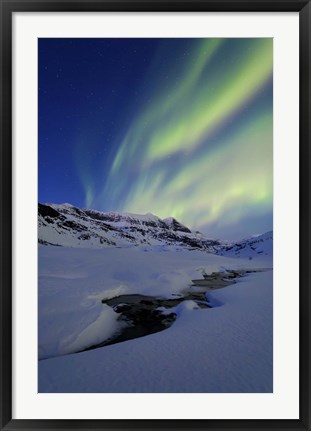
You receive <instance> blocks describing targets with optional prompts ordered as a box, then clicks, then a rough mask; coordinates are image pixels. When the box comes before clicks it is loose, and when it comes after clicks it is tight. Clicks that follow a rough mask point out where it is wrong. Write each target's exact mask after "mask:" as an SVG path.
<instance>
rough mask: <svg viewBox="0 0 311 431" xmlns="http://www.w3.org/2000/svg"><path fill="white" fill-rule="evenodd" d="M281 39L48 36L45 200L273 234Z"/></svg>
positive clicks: (43, 83)
mask: <svg viewBox="0 0 311 431" xmlns="http://www.w3.org/2000/svg"><path fill="white" fill-rule="evenodd" d="M272 50H273V48H272V39H39V42H38V51H39V202H42V203H45V202H53V203H63V202H69V203H72V204H74V205H76V206H78V207H81V208H93V209H98V210H102V211H127V212H132V213H139V214H145V213H148V212H151V213H153V214H155V215H157V216H159V217H161V218H164V217H170V216H172V217H175V218H177V219H178V220H179V221H181V222H182V223H184V224H186V225H187V226H189V227H190V228H192V229H198V230H200V231H201V232H203V233H205V234H207V235H208V236H209V237H212V238H226V239H240V238H242V237H246V236H249V235H252V234H259V233H263V232H265V231H268V230H271V229H272V198H273V195H272V191H273V190H272V188H273V187H272V186H273V183H272V174H273V172H272V162H273V157H272V153H273V145H272V144H273V142H272V139H273V129H272V120H273V118H272V110H273V106H272V99H273V86H272V63H273V52H272Z"/></svg>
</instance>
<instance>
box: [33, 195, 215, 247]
mask: <svg viewBox="0 0 311 431" xmlns="http://www.w3.org/2000/svg"><path fill="white" fill-rule="evenodd" d="M38 238H39V243H41V244H45V245H60V246H69V247H109V246H118V247H126V246H129V245H145V246H175V247H177V248H183V249H184V248H186V249H201V250H206V251H209V252H212V253H215V252H216V251H217V250H218V249H219V246H220V242H219V241H214V240H208V239H206V238H204V237H203V236H202V234H200V233H198V232H191V230H190V229H188V228H187V227H186V226H184V225H183V224H181V223H180V222H178V221H177V220H175V219H174V218H167V219H163V220H162V219H160V218H159V217H157V216H155V215H153V214H150V213H148V214H145V215H140V214H130V213H118V212H100V211H95V210H89V209H80V208H77V207H75V206H73V205H71V204H61V205H57V204H46V205H43V204H40V203H39V205H38Z"/></svg>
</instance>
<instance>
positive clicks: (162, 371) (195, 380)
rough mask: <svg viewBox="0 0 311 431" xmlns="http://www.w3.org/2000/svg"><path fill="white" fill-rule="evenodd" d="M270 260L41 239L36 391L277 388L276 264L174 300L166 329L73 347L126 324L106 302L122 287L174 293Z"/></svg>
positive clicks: (122, 291)
mask: <svg viewBox="0 0 311 431" xmlns="http://www.w3.org/2000/svg"><path fill="white" fill-rule="evenodd" d="M245 268H246V269H250V268H272V257H271V255H270V256H268V255H258V256H255V257H254V258H253V259H252V260H249V259H243V258H241V257H240V258H236V257H227V256H217V255H213V254H208V253H206V252H203V251H195V250H192V251H190V250H184V251H181V250H179V251H176V249H174V248H173V247H172V248H170V247H166V248H163V247H160V248H157V247H154V248H152V247H151V248H150V247H149V248H147V249H146V248H144V247H127V248H117V247H110V248H102V249H91V248H90V249H85V248H67V247H52V246H41V245H40V246H39V332H38V334H39V348H38V354H39V359H40V360H39V374H38V376H39V388H38V389H39V392H271V391H272V390H273V387H272V271H271V270H269V271H264V272H257V273H253V274H248V275H247V276H245V277H242V278H240V279H238V281H237V283H236V284H233V285H231V286H228V287H225V288H223V289H219V290H213V291H211V292H209V293H208V298H209V300H210V303H211V304H212V305H213V308H210V309H198V307H197V306H196V304H195V303H194V302H193V301H185V302H183V303H181V304H179V305H178V306H177V307H176V308H175V310H174V311H175V313H176V314H177V319H176V321H175V322H174V324H173V325H172V326H171V327H170V328H169V329H167V330H164V331H162V332H158V333H155V334H152V335H148V336H146V337H142V338H137V339H134V340H129V341H125V342H122V343H118V344H114V345H109V346H105V347H102V348H98V349H95V350H90V351H86V352H82V353H73V352H77V351H79V350H82V349H84V348H86V347H88V346H91V345H94V344H97V343H100V342H102V341H104V340H105V339H107V338H109V337H110V336H111V335H112V334H114V333H115V332H116V331H118V330H120V328H121V326H122V325H124V323H121V322H120V321H118V320H117V319H118V316H119V315H118V313H116V312H114V311H113V310H112V309H111V308H110V307H108V306H107V305H105V304H102V303H101V300H102V299H104V298H110V297H114V296H117V295H121V294H125V293H127V294H131V293H140V294H144V295H152V296H158V297H159V296H160V297H165V298H166V297H167V298H171V297H172V295H174V294H175V295H176V294H180V293H182V291H183V290H184V289H187V288H189V286H191V279H193V278H200V277H201V273H202V270H205V271H206V272H207V273H211V272H213V271H223V270H224V269H245Z"/></svg>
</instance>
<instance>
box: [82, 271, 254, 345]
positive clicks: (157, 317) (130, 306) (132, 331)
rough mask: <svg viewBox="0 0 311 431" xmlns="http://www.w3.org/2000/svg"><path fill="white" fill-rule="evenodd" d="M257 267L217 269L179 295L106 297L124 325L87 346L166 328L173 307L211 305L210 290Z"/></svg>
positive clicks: (226, 283)
mask: <svg viewBox="0 0 311 431" xmlns="http://www.w3.org/2000/svg"><path fill="white" fill-rule="evenodd" d="M258 271H262V270H257V269H254V270H241V271H229V272H217V273H216V272H215V273H212V274H210V275H208V276H207V277H206V278H205V279H204V286H201V285H200V286H198V285H197V286H196V285H192V286H189V287H188V288H187V289H185V291H184V292H182V295H176V297H174V298H169V299H167V298H160V297H154V296H147V295H138V294H133V295H119V296H116V297H114V298H110V299H103V300H102V303H103V304H107V305H108V306H110V307H112V308H113V309H114V311H115V312H117V313H120V316H119V318H118V320H120V321H123V322H124V323H125V325H124V327H123V329H122V330H121V331H120V332H119V333H116V334H114V336H112V337H111V338H109V339H108V340H105V341H103V342H102V343H99V344H96V345H94V346H90V347H88V348H87V349H84V350H91V349H97V348H99V347H103V346H109V345H111V344H116V343H121V342H122V341H127V340H132V339H134V338H139V337H144V336H146V335H150V334H153V333H155V332H160V331H163V330H165V329H167V328H169V327H170V326H171V325H172V324H173V323H174V321H175V320H176V313H174V311H171V312H170V309H171V308H173V307H176V306H177V305H178V304H180V303H181V302H183V301H189V300H192V301H195V302H196V304H197V306H198V308H211V306H210V304H209V300H208V294H207V292H208V291H210V290H215V289H220V288H223V287H225V286H229V285H230V284H233V283H235V279H237V278H239V277H242V276H244V275H245V274H249V273H252V272H258ZM159 307H163V308H164V309H165V313H163V310H158V308H159Z"/></svg>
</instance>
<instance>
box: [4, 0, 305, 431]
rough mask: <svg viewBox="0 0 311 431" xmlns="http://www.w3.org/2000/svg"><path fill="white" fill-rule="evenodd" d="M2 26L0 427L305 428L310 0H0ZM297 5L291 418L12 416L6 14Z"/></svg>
mask: <svg viewBox="0 0 311 431" xmlns="http://www.w3.org/2000/svg"><path fill="white" fill-rule="evenodd" d="M0 7H1V9H0V14H1V16H0V22H1V24H0V27H1V89H0V93H1V120H0V121H1V123H0V124H1V126H0V129H1V138H0V139H1V142H0V160H1V200H0V220H1V235H0V238H1V248H0V255H1V259H0V265H1V266H0V274H1V289H0V304H1V305H0V306H1V335H0V337H1V338H0V346H1V351H0V352H1V359H0V360H1V372H0V375H1V382H0V383H1V385H0V396H1V400H0V402H1V406H0V414H1V417H0V420H1V429H3V430H17V429H22V430H35V429H40V430H48V429H49V430H51V429H57V430H68V429H76V430H82V429H90V430H91V429H103V430H113V429H123V430H157V429H161V430H174V429H175V430H177V429H178V430H182V429H189V430H190V429H206V430H232V429H236V430H240V429H241V430H242V429H245V430H255V429H256V430H274V429H280V430H294V429H295V430H300V429H301V430H311V421H310V387H311V386H310V363H311V356H310V344H311V343H310V332H309V331H310V313H311V307H310V293H309V289H310V267H311V265H310V253H309V248H310V198H309V196H310V125H309V123H310V115H311V111H310V95H311V92H310V90H311V88H310V76H311V74H310V73H311V64H310V62H311V56H310V22H311V19H310V18H311V6H310V1H302V0H239V1H236V0H211V1H210V0H194V1H191V0H168V1H165V0H150V1H148V0H147V1H145V0H135V1H133V0H91V1H86V0H74V1H61V0H56V1H51V0H20V1H14V0H0ZM78 11H79V12H85V11H91V12H96V11H114V12H127V11H137V12H138V11H142V12H155V11H158V12H159V11H163V12H194V11H195V12H200V11H209V12H292V11H294V12H299V32H300V36H299V38H300V41H299V62H300V63H299V66H300V90H299V91H300V120H299V121H300V125H299V132H300V144H299V158H300V161H299V180H300V188H299V198H300V206H299V210H300V226H299V251H300V269H299V282H300V293H299V299H300V311H299V322H300V336H299V341H300V352H299V354H300V364H299V366H300V368H299V370H300V379H299V385H300V415H299V419H297V420H15V419H12V317H13V316H12V215H13V214H12V14H13V13H14V12H78Z"/></svg>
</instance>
